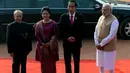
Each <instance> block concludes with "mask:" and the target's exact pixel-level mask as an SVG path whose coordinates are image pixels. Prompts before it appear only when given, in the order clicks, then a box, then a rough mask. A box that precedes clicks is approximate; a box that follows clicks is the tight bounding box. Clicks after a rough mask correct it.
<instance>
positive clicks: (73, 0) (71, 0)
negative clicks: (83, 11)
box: [68, 0, 78, 7]
mask: <svg viewBox="0 0 130 73" xmlns="http://www.w3.org/2000/svg"><path fill="white" fill-rule="evenodd" d="M69 2H73V3H75V7H78V4H77V2H76V1H75V0H69ZM69 2H68V3H69Z"/></svg>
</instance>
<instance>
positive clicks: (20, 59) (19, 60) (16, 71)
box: [12, 53, 27, 73]
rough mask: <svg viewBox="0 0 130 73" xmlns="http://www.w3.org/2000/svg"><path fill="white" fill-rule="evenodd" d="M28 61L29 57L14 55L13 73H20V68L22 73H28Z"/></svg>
mask: <svg viewBox="0 0 130 73" xmlns="http://www.w3.org/2000/svg"><path fill="white" fill-rule="evenodd" d="M26 61H27V55H25V54H15V53H14V57H13V64H12V73H20V67H21V73H26ZM20 65H21V66H20Z"/></svg>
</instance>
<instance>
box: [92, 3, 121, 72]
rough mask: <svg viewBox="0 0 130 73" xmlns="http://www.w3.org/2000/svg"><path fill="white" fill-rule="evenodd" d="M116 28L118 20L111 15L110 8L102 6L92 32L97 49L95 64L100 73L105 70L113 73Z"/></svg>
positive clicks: (107, 5)
mask: <svg viewBox="0 0 130 73" xmlns="http://www.w3.org/2000/svg"><path fill="white" fill-rule="evenodd" d="M118 26H119V23H118V20H117V18H116V17H115V16H114V15H113V14H112V6H111V5H110V4H104V5H103V7H102V16H101V17H100V18H99V20H98V23H97V25H96V28H95V32H94V40H95V45H96V48H97V52H96V64H97V66H98V67H99V69H100V73H105V70H109V73H114V68H115V67H114V66H115V60H116V43H117V36H116V35H117V31H118Z"/></svg>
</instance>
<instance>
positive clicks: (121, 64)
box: [0, 58, 130, 73]
mask: <svg viewBox="0 0 130 73" xmlns="http://www.w3.org/2000/svg"><path fill="white" fill-rule="evenodd" d="M11 64H12V60H11V59H5V58H4V59H3V58H1V59H0V73H11ZM72 67H73V63H72ZM27 73H40V63H39V62H36V61H35V60H34V59H28V62H27ZM57 73H65V69H64V61H63V60H60V61H58V62H57ZM80 73H99V71H98V68H97V67H96V66H95V60H81V62H80ZM115 73H130V60H117V62H116V68H115Z"/></svg>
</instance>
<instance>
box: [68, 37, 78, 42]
mask: <svg viewBox="0 0 130 73" xmlns="http://www.w3.org/2000/svg"><path fill="white" fill-rule="evenodd" d="M67 40H68V41H69V42H71V43H73V42H75V41H76V39H75V38H74V37H73V36H71V37H69V38H68V39H67Z"/></svg>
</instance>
